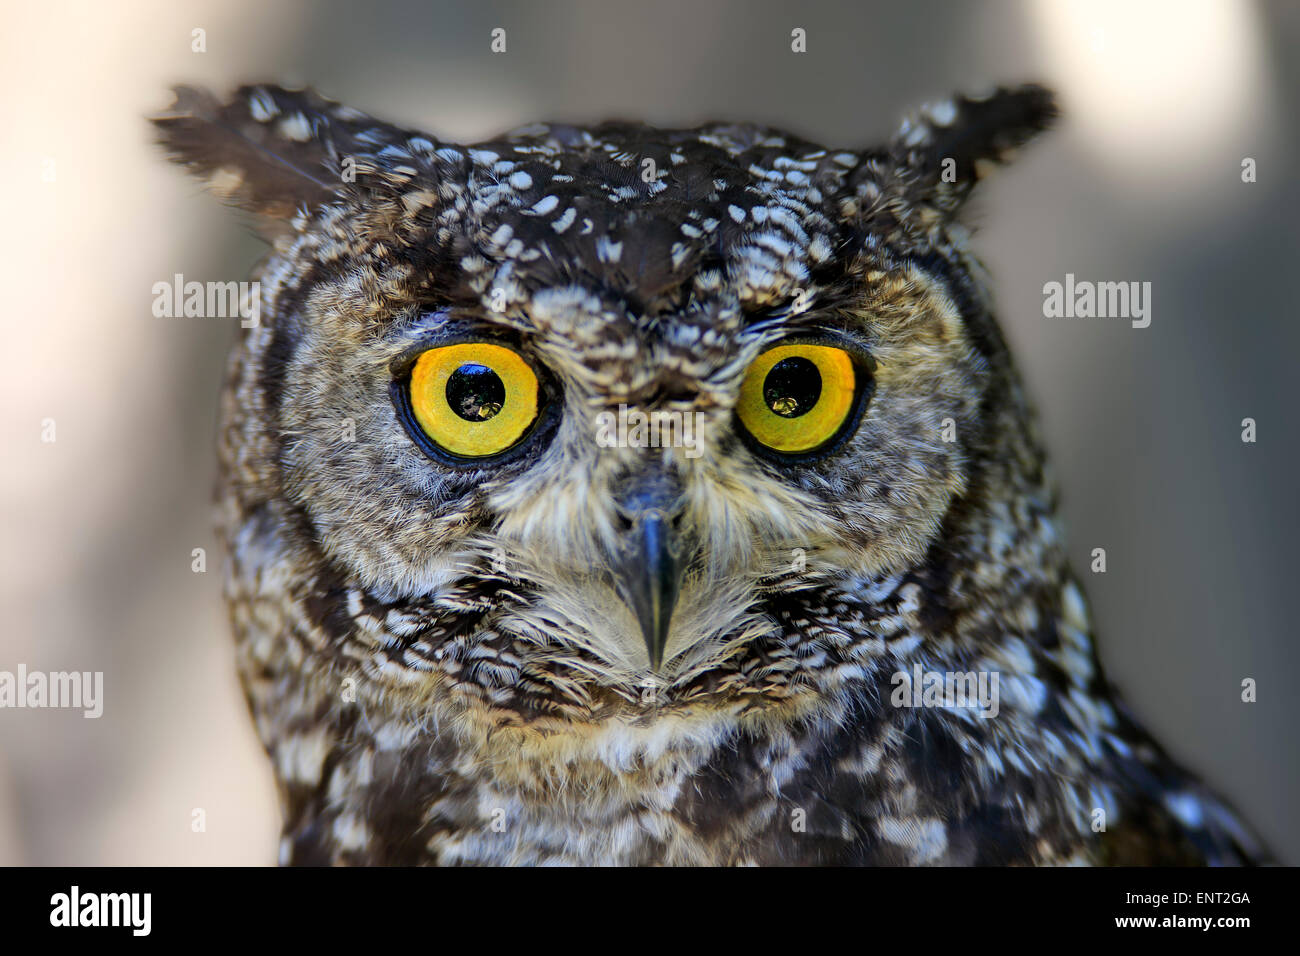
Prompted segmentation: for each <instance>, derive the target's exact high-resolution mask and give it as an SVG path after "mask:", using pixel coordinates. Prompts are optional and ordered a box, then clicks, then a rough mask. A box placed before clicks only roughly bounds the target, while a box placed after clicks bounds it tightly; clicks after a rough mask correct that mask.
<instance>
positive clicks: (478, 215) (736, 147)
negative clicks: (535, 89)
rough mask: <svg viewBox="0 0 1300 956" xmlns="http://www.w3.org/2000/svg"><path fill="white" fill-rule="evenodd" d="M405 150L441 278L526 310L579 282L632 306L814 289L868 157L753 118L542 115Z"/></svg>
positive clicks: (755, 298) (416, 217) (415, 217)
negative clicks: (705, 122)
mask: <svg viewBox="0 0 1300 956" xmlns="http://www.w3.org/2000/svg"><path fill="white" fill-rule="evenodd" d="M387 152H389V151H387V150H386V151H385V153H387ZM401 153H402V155H400V156H395V157H394V156H389V157H388V158H389V159H390V160H394V159H395V160H396V161H397V162H399V163H401V162H406V161H410V162H412V163H415V164H416V165H415V166H406V167H404V169H405V170H407V171H410V172H416V171H417V169H419V167H420V166H423V169H419V174H417V175H415V176H413V177H411V179H410V182H409V185H408V186H407V188H405V189H404V191H403V192H402V194H401V198H400V206H401V209H402V210H403V213H404V215H405V216H406V217H407V219H408V222H409V223H411V224H413V225H414V226H415V227H416V228H414V229H412V230H411V234H412V235H413V240H414V242H416V243H417V244H425V245H427V246H428V247H430V248H431V249H433V250H435V251H436V253H437V254H436V255H435V256H433V257H431V260H432V261H435V262H437V263H438V264H439V266H440V268H441V269H442V270H443V273H444V274H442V275H438V276H434V277H431V278H433V279H434V280H435V281H441V282H442V283H443V284H444V286H457V287H460V289H461V290H463V293H464V294H467V295H468V296H472V297H475V298H477V299H478V300H479V301H480V302H481V304H482V306H483V307H484V308H486V309H490V310H492V311H496V312H503V313H509V312H512V311H513V312H517V313H521V314H524V313H527V312H528V311H529V310H530V309H531V307H532V305H533V304H534V302H535V301H536V300H537V299H538V298H539V297H540V296H544V295H545V294H547V293H548V292H550V291H553V290H566V289H572V288H575V287H576V288H581V289H585V290H587V291H589V292H590V293H592V294H593V295H596V296H598V297H600V298H601V299H602V300H603V301H604V302H605V303H606V304H607V305H608V306H610V307H611V308H614V309H619V308H622V309H623V310H624V311H626V313H627V314H628V315H629V316H631V317H632V319H633V320H634V321H635V320H636V319H638V318H640V319H645V320H657V319H658V318H659V317H661V316H664V315H680V314H682V313H684V312H690V311H692V310H693V309H718V308H722V309H726V308H737V309H741V310H752V309H754V308H759V307H764V306H770V305H772V304H774V303H777V302H780V301H784V300H789V299H791V298H794V297H796V296H798V295H799V294H800V293H802V292H804V291H806V290H807V289H808V287H809V286H811V285H813V284H815V280H816V275H817V273H818V271H819V270H823V269H825V268H826V267H827V266H828V265H829V264H830V262H831V260H832V257H833V255H834V254H835V252H836V250H837V248H838V247H839V245H840V244H841V240H842V235H841V233H842V229H843V226H842V223H841V222H840V218H839V216H838V202H839V199H840V196H841V194H842V193H843V190H844V182H845V177H846V175H847V174H848V173H849V171H850V170H852V169H853V168H854V167H855V166H857V165H858V164H859V162H860V161H861V158H860V156H859V155H858V154H856V153H851V152H838V153H837V152H832V151H829V150H827V149H825V148H822V147H819V146H816V145H814V144H811V143H806V142H803V141H800V140H798V139H795V138H792V137H789V136H786V135H784V134H781V133H779V132H776V131H772V130H768V129H763V128H758V127H749V126H725V127H724V126H718V127H706V128H703V129H697V130H657V129H653V128H648V127H643V126H634V125H623V124H606V125H604V126H600V127H595V128H577V127H567V126H534V127H529V128H526V129H524V130H521V131H518V132H516V133H514V134H512V135H510V136H507V137H505V138H503V139H501V140H497V141H492V142H488V143H483V144H479V145H477V146H473V147H460V146H437V145H435V144H433V143H432V142H431V141H428V140H423V139H419V138H416V139H412V140H410V141H408V142H407V144H406V148H405V149H404V150H402V151H401ZM380 155H381V157H383V156H384V154H382V153H381V154H380ZM420 158H422V159H423V163H420V162H419V161H418V160H419V159H420Z"/></svg>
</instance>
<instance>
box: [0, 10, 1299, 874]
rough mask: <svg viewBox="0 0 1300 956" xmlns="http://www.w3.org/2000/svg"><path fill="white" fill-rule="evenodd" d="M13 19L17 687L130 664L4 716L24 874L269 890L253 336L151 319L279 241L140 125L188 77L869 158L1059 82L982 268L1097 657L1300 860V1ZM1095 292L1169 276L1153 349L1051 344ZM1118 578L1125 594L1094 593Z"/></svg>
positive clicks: (1159, 294) (7, 233)
mask: <svg viewBox="0 0 1300 956" xmlns="http://www.w3.org/2000/svg"><path fill="white" fill-rule="evenodd" d="M5 20H6V28H5V31H4V36H3V39H2V40H0V50H2V51H3V55H2V56H0V89H2V90H3V91H4V92H3V93H0V99H2V100H3V104H4V116H5V117H6V119H5V122H4V124H3V135H4V148H3V151H0V172H2V173H3V182H4V184H5V191H6V201H5V208H6V210H7V214H6V221H7V222H8V223H9V225H8V227H6V228H5V229H4V230H3V232H2V233H0V247H2V248H3V255H2V256H0V262H3V263H4V269H5V283H4V284H5V288H7V289H8V290H9V292H10V294H11V295H13V296H14V297H15V303H14V304H13V305H12V306H11V307H10V308H9V311H8V314H7V316H6V318H5V320H4V321H5V324H6V335H5V347H4V350H3V355H2V356H0V363H3V374H2V375H0V393H2V394H3V419H2V420H0V441H2V442H3V448H4V450H5V457H4V467H3V468H0V483H2V491H0V509H2V510H3V547H2V548H0V570H2V572H3V573H0V614H2V616H0V621H3V624H0V670H7V671H11V672H13V671H16V670H17V668H18V665H19V664H25V665H26V666H27V668H28V669H29V670H42V671H59V670H80V671H103V673H104V697H105V702H104V713H103V716H102V717H101V718H100V719H98V720H87V719H84V718H83V717H82V716H81V713H80V712H78V711H57V710H0V864H101V865H102V864H269V863H272V862H273V860H274V854H275V846H276V831H277V826H278V822H277V819H276V813H277V811H276V807H275V800H274V792H273V788H272V783H271V776H270V769H269V764H268V763H267V762H266V761H265V760H264V758H263V756H262V754H261V751H260V748H259V747H258V744H257V742H256V740H255V738H254V735H253V731H252V728H251V724H250V722H249V721H248V719H247V717H246V714H245V710H244V703H243V700H242V697H241V695H240V692H239V689H238V685H237V682H236V679H235V676H234V666H233V655H232V651H231V642H230V637H229V634H228V632H227V626H226V620H225V613H224V609H223V607H222V603H221V597H220V551H219V549H218V547H217V545H216V542H215V540H214V538H213V534H212V531H211V528H210V524H211V522H210V507H211V506H210V501H211V491H212V483H213V473H214V455H213V451H212V446H213V432H214V415H215V408H216V400H217V394H218V390H219V387H220V377H221V364H222V361H223V358H224V356H225V353H226V351H227V349H228V348H229V346H230V343H231V342H232V341H233V338H234V336H235V334H236V332H237V331H238V320H237V319H197V318H172V319H166V318H155V317H154V316H153V314H152V311H151V304H152V301H153V294H152V292H151V288H152V286H153V284H154V283H155V282H159V281H169V280H170V278H171V277H172V276H173V275H174V274H175V273H178V272H179V273H183V274H184V276H185V278H186V279H187V280H194V279H197V280H200V281H207V280H214V281H229V280H239V279H243V278H246V275H247V272H248V270H249V269H250V268H251V267H252V266H253V264H254V263H255V262H256V261H257V259H258V258H259V256H260V255H261V251H262V246H261V244H260V243H259V242H258V241H257V240H256V239H255V238H254V237H253V236H252V235H251V233H250V232H249V231H248V229H247V228H246V227H245V226H244V225H242V224H241V222H240V220H239V217H237V216H236V215H234V214H233V213H231V212H230V211H229V210H226V209H223V208H222V207H221V205H220V204H219V203H218V202H217V201H216V200H215V199H213V198H211V197H209V196H206V195H203V193H202V190H201V188H200V187H199V186H197V185H196V184H195V183H193V182H192V181H191V180H189V179H188V178H186V177H185V176H184V175H183V174H182V173H181V172H180V171H179V170H177V169H175V168H173V167H171V166H169V165H168V164H166V163H165V162H164V161H163V160H162V158H161V156H160V155H159V153H158V151H157V150H156V149H155V148H154V147H152V145H151V143H150V133H149V130H148V128H147V126H146V123H145V121H144V117H145V115H146V114H149V113H151V112H155V111H158V110H160V109H162V108H164V107H166V106H167V105H168V104H169V103H170V100H171V98H170V96H169V95H168V93H167V89H168V87H169V86H170V85H171V84H173V83H176V82H187V83H195V84H201V85H207V86H209V87H211V88H213V89H215V90H217V91H219V92H227V91H229V90H231V89H233V88H234V87H235V86H236V85H238V84H240V83H244V82H252V81H278V82H283V83H291V84H292V83H309V84H311V85H314V86H316V87H317V88H319V89H320V90H321V91H322V92H324V93H326V94H328V95H331V96H334V97H335V98H338V99H341V100H344V101H345V102H347V103H349V104H350V105H352V106H355V107H358V108H360V109H363V110H366V111H368V112H372V113H375V114H377V115H379V116H382V117H384V118H387V119H392V120H396V121H399V122H401V123H403V124H405V125H410V126H417V127H424V128H426V129H428V130H430V131H431V132H434V133H436V134H438V135H439V136H441V137H444V138H447V139H453V140H462V141H466V140H473V139H474V138H476V137H485V136H489V135H491V134H493V133H496V132H498V131H500V130H502V129H505V128H508V127H511V126H516V125H522V124H526V123H529V122H532V121H535V120H539V119H562V120H572V121H579V122H582V121H591V120H599V119H603V118H611V117H622V118H629V119H644V120H648V121H650V122H653V123H656V124H659V125H691V124H695V123H698V122H702V121H706V120H711V119H730V120H753V121H759V122H764V123H768V124H772V125H777V126H783V127H786V128H789V129H790V130H792V131H794V132H796V133H799V134H802V135H804V136H806V137H809V138H811V139H814V140H819V141H824V142H826V143H827V144H828V145H831V146H845V147H858V146H864V145H869V144H873V143H876V142H877V141H879V140H880V139H881V138H883V137H884V136H885V135H887V134H888V133H889V132H890V131H891V130H892V129H893V127H894V125H895V123H896V121H897V119H898V117H899V115H900V114H901V113H902V111H903V110H905V109H909V108H911V107H913V106H915V105H918V104H919V103H921V102H923V101H925V100H927V99H931V98H937V97H940V96H943V95H946V94H947V93H949V92H952V91H955V90H966V91H971V92H976V91H979V90H980V89H982V88H984V87H987V86H988V85H990V84H992V83H995V82H1014V81H1018V80H1024V79H1037V80H1041V81H1043V82H1046V83H1048V84H1050V85H1052V86H1054V87H1055V88H1056V89H1057V90H1058V91H1059V93H1060V97H1061V100H1062V103H1063V105H1064V108H1065V110H1066V119H1065V120H1064V122H1063V123H1062V125H1061V127H1060V128H1059V130H1058V131H1057V132H1055V133H1053V134H1051V135H1049V136H1047V137H1045V138H1044V139H1043V140H1041V141H1040V142H1039V143H1037V144H1036V145H1034V146H1033V147H1032V148H1030V149H1028V150H1026V151H1025V152H1024V153H1023V154H1022V155H1021V157H1020V159H1019V160H1018V162H1017V163H1016V164H1015V165H1014V166H1012V167H1010V168H1008V169H1006V170H1004V171H1003V172H1002V174H1001V175H1000V176H998V177H996V178H994V179H993V180H992V181H991V182H990V183H988V184H987V187H986V188H985V189H984V190H983V194H982V197H981V199H980V201H979V209H980V215H979V217H978V218H979V222H980V226H981V231H980V233H979V235H978V236H977V240H976V244H977V248H978V250H979V251H980V253H981V255H982V256H983V258H984V259H985V261H986V262H987V264H988V265H989V267H990V269H991V271H992V274H993V276H994V280H995V284H994V287H995V291H996V295H997V298H998V303H999V308H1000V317H1001V320H1002V323H1003V327H1004V329H1005V331H1006V335H1007V337H1008V339H1009V340H1010V342H1011V345H1012V347H1013V349H1014V351H1015V352H1016V354H1017V357H1018V360H1019V363H1020V365H1021V369H1022V371H1023V373H1024V375H1025V378H1026V380H1027V384H1028V387H1029V390H1030V393H1031V396H1032V397H1033V399H1034V400H1035V402H1036V404H1037V406H1038V409H1039V413H1040V417H1041V421H1042V425H1043V429H1044V434H1045V436H1046V438H1047V442H1048V446H1049V450H1050V452H1051V453H1052V456H1053V462H1054V466H1055V473H1056V475H1057V478H1058V480H1059V483H1060V485H1061V488H1062V491H1063V496H1064V514H1063V518H1064V521H1065V524H1066V529H1067V533H1068V535H1069V540H1070V545H1071V550H1072V554H1073V556H1074V561H1075V567H1076V569H1077V570H1078V571H1079V572H1080V576H1081V577H1082V578H1083V584H1084V587H1085V590H1086V591H1087V593H1088V595H1089V597H1090V598H1091V601H1092V604H1093V611H1094V617H1095V620H1096V624H1097V632H1098V642H1099V646H1100V652H1101V656H1102V658H1103V661H1104V663H1105V664H1106V665H1107V666H1108V668H1109V671H1110V675H1111V677H1112V679H1113V680H1114V681H1115V682H1116V683H1117V684H1118V685H1119V686H1120V688H1121V689H1122V690H1123V691H1124V693H1125V694H1126V695H1127V698H1128V700H1129V701H1130V702H1131V703H1132V705H1133V707H1134V709H1135V710H1136V711H1137V713H1138V714H1139V715H1140V716H1141V718H1142V719H1143V720H1145V722H1146V723H1147V725H1148V726H1149V727H1150V729H1151V730H1152V731H1153V732H1154V733H1155V735H1156V736H1157V737H1158V738H1159V739H1160V740H1162V741H1163V742H1164V743H1165V744H1166V745H1167V747H1168V748H1169V749H1170V750H1171V751H1172V752H1173V753H1174V754H1175V755H1176V756H1177V757H1178V758H1180V759H1181V760H1182V761H1184V762H1185V763H1186V764H1188V765H1190V766H1191V767H1192V768H1194V769H1195V770H1197V771H1198V772H1200V773H1201V774H1203V775H1204V776H1205V777H1206V779H1207V780H1208V781H1210V783H1211V784H1212V785H1213V786H1215V787H1216V788H1218V789H1219V790H1220V791H1222V792H1223V793H1225V794H1226V795H1227V796H1229V797H1230V798H1231V799H1232V800H1233V801H1234V802H1235V803H1236V804H1237V805H1238V806H1239V807H1240V808H1241V809H1242V811H1243V812H1244V814H1245V815H1246V817H1247V818H1248V819H1249V820H1251V821H1252V823H1253V824H1254V826H1255V827H1256V828H1257V829H1258V830H1259V831H1260V832H1261V833H1262V834H1263V835H1264V837H1265V838H1266V839H1267V840H1268V841H1269V842H1270V843H1271V844H1272V846H1273V847H1274V849H1275V851H1276V852H1277V854H1278V855H1279V856H1280V857H1281V858H1282V859H1283V860H1284V861H1286V862H1289V863H1292V864H1295V863H1300V822H1298V821H1297V815H1296V813H1295V807H1296V806H1297V805H1298V804H1300V754H1298V752H1297V747H1296V744H1295V736H1294V734H1295V730H1294V723H1293V721H1294V719H1295V718H1294V713H1293V711H1292V709H1291V708H1292V707H1294V706H1296V704H1297V693H1296V691H1295V689H1294V688H1293V687H1292V686H1291V685H1289V684H1288V683H1287V681H1288V680H1289V679H1290V678H1288V676H1287V675H1294V674H1296V673H1300V641H1297V639H1296V638H1297V628H1296V625H1295V623H1294V621H1293V619H1292V618H1291V617H1290V616H1289V615H1290V610H1289V609H1290V607H1291V604H1290V594H1289V590H1290V588H1291V587H1293V586H1294V585H1293V584H1291V583H1288V582H1292V581H1293V578H1294V575H1295V574H1296V570H1297V561H1296V557H1295V547H1294V538H1295V535H1296V533H1297V531H1298V530H1300V522H1298V521H1297V507H1296V494H1295V489H1294V475H1295V473H1296V467H1297V464H1300V462H1298V461H1297V452H1296V438H1297V429H1296V423H1295V415H1296V414H1297V410H1296V403H1295V399H1294V392H1293V391H1292V386H1293V383H1294V381H1295V364H1296V356H1297V355H1298V354H1300V324H1298V323H1297V321H1296V309H1295V305H1294V301H1295V297H1294V289H1293V282H1292V276H1294V274H1295V259H1296V255H1297V250H1298V249H1300V243H1298V242H1297V238H1298V237H1297V225H1296V223H1297V212H1300V177H1297V175H1296V173H1297V170H1296V165H1295V157H1296V156H1297V155H1300V124H1298V122H1297V117H1300V102H1298V100H1300V75H1298V74H1300V58H1298V57H1297V56H1296V55H1295V54H1296V50H1297V47H1298V45H1300V5H1297V4H1291V3H1282V2H1278V3H1259V4H1256V3H1245V2H1233V0H1208V2H1194V0H1177V2H1170V3H1160V2H1140V0H1115V2H1111V0H1078V2H1068V0H1067V2H1059V0H1058V2H1041V3H1034V2H983V3H944V4H938V3H916V2H909V3H889V4H883V3H867V2H862V0H844V2H834V3H833V2H819V0H799V2H797V3H793V2H792V3H785V4H781V3H767V2H744V3H742V2H739V0H732V2H722V0H660V2H655V3H642V2H619V3H611V2H602V0H589V2H535V0H534V2H519V3H500V2H476V3H473V4H472V5H471V4H470V3H460V4H454V5H453V4H447V3H421V2H398V3H370V2H368V3H365V4H361V3H355V2H342V0H340V2H322V3H287V2H286V3H276V4H267V3H263V2H253V0H220V2H213V3H195V4H187V5H185V8H184V9H181V8H180V5H177V4H171V3H163V2H136V3H127V4H120V5H119V4H94V3H89V2H88V3H85V4H65V3H59V2H43V3H39V4H21V5H15V6H14V7H13V8H12V9H10V10H8V11H7V12H6V17H5ZM496 27H503V28H505V30H506V31H507V33H506V36H507V51H506V52H505V53H504V54H493V53H492V52H491V51H490V49H489V43H490V34H491V31H492V30H493V29H494V28H496ZM795 28H803V29H804V30H806V31H807V52H806V53H804V54H795V53H792V52H791V48H790V43H791V31H792V30H793V29H795ZM196 29H200V30H202V31H204V32H203V35H202V36H203V39H204V45H205V47H206V49H205V50H204V51H203V52H195V50H194V49H193V47H194V45H195V34H194V31H195V30H196ZM1247 157H1249V158H1252V159H1254V160H1255V161H1256V164H1257V171H1258V172H1257V176H1258V181H1257V182H1255V183H1243V182H1242V177H1241V164H1242V161H1243V159H1245V158H1247ZM1067 272H1072V273H1074V274H1075V275H1076V276H1077V277H1078V278H1079V279H1089V280H1098V281H1103V280H1113V281H1122V280H1128V281H1144V282H1150V283H1152V307H1153V313H1152V315H1153V318H1152V323H1151V326H1150V327H1149V328H1146V329H1133V328H1131V327H1130V326H1129V323H1128V322H1125V321H1120V320H1103V319H1091V320H1089V319H1081V320H1068V319H1046V318H1044V317H1043V292H1042V288H1043V285H1044V283H1046V282H1049V281H1063V280H1064V277H1065V274H1066V273H1067ZM1247 417H1250V418H1254V419H1255V420H1256V422H1257V423H1258V441H1257V443H1255V444H1244V443H1243V442H1242V441H1241V421H1242V419H1243V418H1247ZM46 419H53V420H54V422H55V426H56V433H55V434H56V440H55V441H54V442H52V443H51V442H45V441H42V428H43V423H44V422H45V420H46ZM1098 547H1101V548H1105V549H1106V554H1107V572H1106V573H1105V574H1091V573H1088V567H1089V565H1090V562H1091V558H1090V555H1091V552H1092V550H1093V549H1094V548H1098ZM195 548H204V549H206V551H207V556H208V563H207V568H208V569H207V571H206V573H196V572H195V571H193V570H192V566H191V564H192V557H191V554H192V552H193V550H194V549H195ZM1245 678H1253V679H1254V680H1255V681H1257V684H1258V701H1257V702H1256V703H1252V704H1247V703H1242V702H1241V699H1240V696H1241V682H1242V680H1243V679H1245ZM196 809H202V810H203V811H204V814H205V817H206V830H205V831H204V832H194V831H193V829H192V827H191V821H192V819H193V813H194V811H195V810H196Z"/></svg>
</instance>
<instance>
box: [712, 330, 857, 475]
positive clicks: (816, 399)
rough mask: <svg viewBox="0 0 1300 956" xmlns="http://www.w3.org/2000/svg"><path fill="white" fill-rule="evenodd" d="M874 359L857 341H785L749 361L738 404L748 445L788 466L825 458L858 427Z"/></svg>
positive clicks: (741, 430)
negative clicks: (751, 361)
mask: <svg viewBox="0 0 1300 956" xmlns="http://www.w3.org/2000/svg"><path fill="white" fill-rule="evenodd" d="M874 369H875V362H874V360H873V359H872V358H871V356H870V355H869V354H868V353H867V352H866V351H865V350H863V349H862V348H861V347H860V346H858V345H856V343H852V342H850V341H846V340H842V339H840V338H839V337H835V338H834V339H829V340H827V339H803V338H797V339H785V340H783V341H781V342H779V343H777V344H776V345H773V346H771V347H770V348H768V349H766V350H765V351H763V352H762V353H760V354H759V356H758V357H757V358H756V359H755V360H754V361H753V363H751V364H750V366H749V368H748V369H747V370H746V371H745V377H744V379H743V381H742V383H741V387H740V394H739V396H738V398H737V402H736V409H735V415H736V423H737V431H738V432H739V433H740V435H741V437H742V438H743V439H744V440H745V442H746V444H748V445H749V447H750V448H751V449H752V450H754V451H756V452H758V453H759V454H761V455H763V456H765V457H767V458H770V459H772V460H774V461H777V462H779V463H783V464H790V465H798V464H804V463H807V462H810V461H815V460H819V459H821V458H824V457H826V456H827V455H829V454H831V453H833V452H834V451H836V450H838V449H839V448H840V447H842V446H843V444H844V442H845V441H847V440H848V439H849V438H850V437H851V436H852V435H853V433H854V432H855V431H856V430H857V426H858V423H859V422H860V421H861V418H862V412H863V410H864V409H865V407H866V405H867V402H868V401H869V399H870V397H871V394H872V393H873V391H874V388H875V380H874V377H873V374H872V373H873V372H874Z"/></svg>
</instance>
